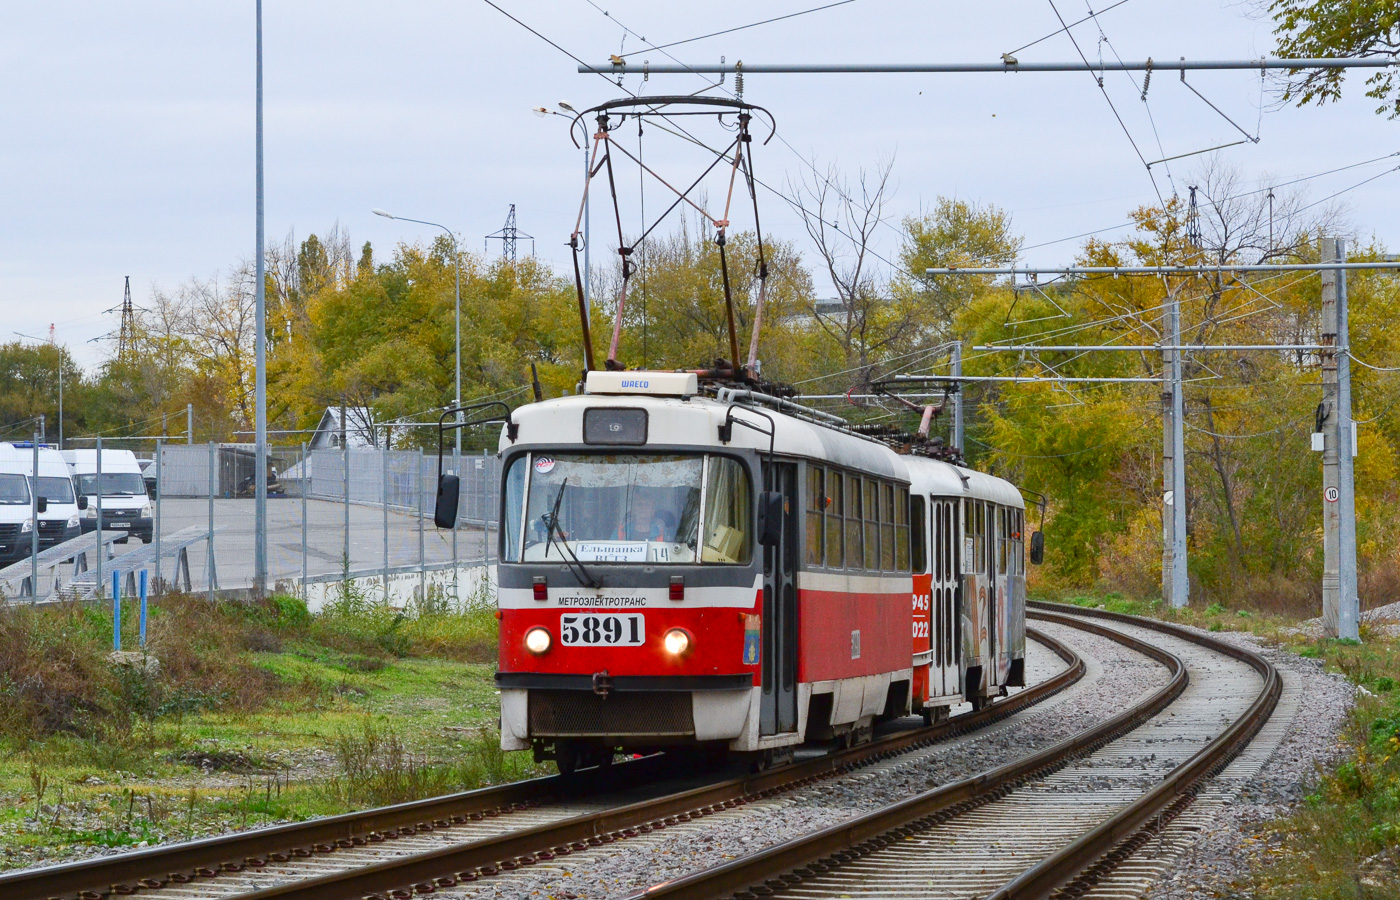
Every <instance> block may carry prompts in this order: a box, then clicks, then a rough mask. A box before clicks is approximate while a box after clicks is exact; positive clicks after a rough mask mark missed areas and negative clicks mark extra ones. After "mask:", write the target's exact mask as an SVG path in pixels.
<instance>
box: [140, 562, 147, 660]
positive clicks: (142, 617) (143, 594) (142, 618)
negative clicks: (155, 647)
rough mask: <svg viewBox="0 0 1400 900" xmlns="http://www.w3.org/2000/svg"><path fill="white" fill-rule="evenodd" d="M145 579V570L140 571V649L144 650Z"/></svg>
mask: <svg viewBox="0 0 1400 900" xmlns="http://www.w3.org/2000/svg"><path fill="white" fill-rule="evenodd" d="M146 577H147V573H146V570H145V569H142V570H141V649H143V650H144V649H145V648H146Z"/></svg>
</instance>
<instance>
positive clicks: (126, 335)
mask: <svg viewBox="0 0 1400 900" xmlns="http://www.w3.org/2000/svg"><path fill="white" fill-rule="evenodd" d="M135 343H136V310H135V308H134V307H133V306H132V305H131V276H130V275H128V276H126V295H125V296H124V297H123V298H122V327H121V331H119V332H118V333H117V359H126V354H127V351H128V350H131V349H134V346H135Z"/></svg>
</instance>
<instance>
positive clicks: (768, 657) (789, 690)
mask: <svg viewBox="0 0 1400 900" xmlns="http://www.w3.org/2000/svg"><path fill="white" fill-rule="evenodd" d="M764 470H765V471H764V479H763V480H764V487H765V490H770V491H778V492H779V493H781V494H782V495H783V538H782V540H781V541H779V542H778V544H777V545H776V546H772V547H764V548H763V654H762V663H763V694H762V699H761V701H760V703H759V727H758V731H759V734H781V733H783V732H787V731H796V730H797V565H798V554H800V553H801V552H802V550H801V548H800V547H798V545H797V513H798V511H797V507H798V499H797V498H798V496H799V494H798V492H797V466H796V465H795V464H792V463H774V464H772V466H771V467H770V466H765V467H764Z"/></svg>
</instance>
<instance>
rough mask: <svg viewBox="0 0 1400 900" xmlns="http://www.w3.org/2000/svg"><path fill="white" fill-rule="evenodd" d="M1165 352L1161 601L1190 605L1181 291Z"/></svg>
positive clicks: (1172, 305) (1174, 300) (1171, 307)
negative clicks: (1182, 392) (1182, 387)
mask: <svg viewBox="0 0 1400 900" xmlns="http://www.w3.org/2000/svg"><path fill="white" fill-rule="evenodd" d="M1167 328H1168V331H1169V335H1168V343H1169V349H1166V350H1163V351H1162V363H1163V365H1162V380H1163V381H1165V382H1166V384H1165V385H1164V387H1163V391H1162V598H1163V599H1165V600H1167V601H1168V602H1169V603H1171V605H1172V608H1173V609H1181V608H1182V607H1184V606H1186V605H1187V603H1189V602H1190V592H1191V580H1190V570H1189V569H1188V568H1187V562H1186V423H1185V404H1184V403H1183V402H1182V397H1181V287H1180V285H1178V286H1176V287H1174V288H1171V289H1169V291H1168V293H1167Z"/></svg>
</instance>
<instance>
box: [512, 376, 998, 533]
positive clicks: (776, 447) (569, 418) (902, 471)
mask: <svg viewBox="0 0 1400 900" xmlns="http://www.w3.org/2000/svg"><path fill="white" fill-rule="evenodd" d="M731 407H732V408H733V409H734V418H735V419H736V420H739V421H743V422H747V423H749V424H751V425H754V426H757V428H758V429H762V430H761V431H760V430H756V429H755V428H748V427H744V426H743V425H736V426H735V427H734V428H733V431H732V434H731V436H730V441H729V442H728V443H722V442H721V441H720V439H719V426H720V425H721V424H723V423H724V421H725V417H726V416H727V415H728V412H729V410H730V408H731ZM600 408H606V409H641V410H646V413H647V442H646V444H632V445H626V446H614V447H611V448H600V447H599V446H597V445H588V444H585V442H584V440H583V415H584V412H585V411H586V410H589V409H600ZM513 419H514V421H515V422H516V424H517V425H519V432H518V433H517V436H516V440H515V442H514V443H512V442H511V441H510V439H509V438H508V437H507V435H506V432H505V429H502V431H501V439H500V445H499V446H500V450H501V451H502V452H505V451H507V450H510V449H511V448H512V447H521V448H533V447H539V446H547V447H549V448H551V449H552V450H555V451H556V452H557V451H558V450H562V449H566V448H567V449H578V450H593V451H596V450H599V449H612V450H614V451H635V450H638V449H644V448H647V447H666V448H668V449H676V448H684V447H694V448H695V449H697V450H704V449H714V450H719V449H726V448H748V449H754V450H758V451H766V450H767V449H768V434H767V430H768V423H769V422H770V421H771V422H772V423H773V426H774V431H775V435H774V440H773V451H774V452H775V453H777V454H779V455H783V456H797V457H803V458H806V459H812V460H820V461H822V462H824V463H827V464H830V465H837V466H843V467H845V468H849V469H852V470H854V471H857V472H861V473H868V474H871V475H877V476H880V477H884V478H890V479H894V480H897V481H909V482H910V483H911V484H910V489H911V490H912V491H914V492H916V493H921V494H932V495H943V496H967V497H978V498H980V499H984V500H991V501H993V502H996V503H1002V504H1005V505H1007V506H1015V507H1022V506H1024V501H1023V500H1022V499H1021V494H1020V491H1018V490H1017V489H1016V487H1015V486H1014V485H1012V484H1011V483H1009V482H1007V481H1005V480H1004V479H1001V478H997V477H996V476H994V475H988V474H986V473H985V472H978V471H976V470H975V469H967V468H963V467H961V466H955V465H953V464H952V463H947V462H942V461H940V460H934V459H928V458H926V457H919V456H907V455H902V454H898V453H895V452H894V450H892V449H890V447H888V446H887V445H885V444H883V443H881V442H879V441H876V440H873V439H871V438H866V437H862V436H860V435H855V434H849V433H846V432H843V431H840V430H838V429H835V428H829V427H826V426H824V425H821V424H819V423H816V422H810V421H807V420H805V419H799V418H796V417H794V416H791V415H788V414H786V413H782V412H779V411H777V410H774V409H762V408H758V407H754V406H750V405H747V404H742V403H721V402H719V401H718V400H714V399H712V398H709V397H704V396H694V397H673V396H657V395H648V394H621V393H607V394H582V395H577V394H576V395H572V396H567V397H558V398H555V399H552V400H544V401H541V402H539V403H530V404H527V405H525V406H521V407H519V408H517V409H516V410H515V412H514V413H513ZM964 479H965V480H964Z"/></svg>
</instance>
